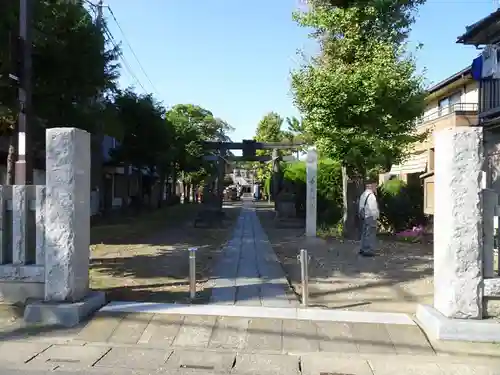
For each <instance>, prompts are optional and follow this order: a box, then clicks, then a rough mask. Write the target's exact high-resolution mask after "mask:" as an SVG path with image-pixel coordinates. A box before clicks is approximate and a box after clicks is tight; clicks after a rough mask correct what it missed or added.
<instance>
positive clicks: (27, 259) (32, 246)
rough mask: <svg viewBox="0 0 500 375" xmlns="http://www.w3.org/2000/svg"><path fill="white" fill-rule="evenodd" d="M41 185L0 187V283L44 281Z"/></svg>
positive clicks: (43, 209)
mask: <svg viewBox="0 0 500 375" xmlns="http://www.w3.org/2000/svg"><path fill="white" fill-rule="evenodd" d="M44 263H45V186H35V185H29V186H24V185H13V186H7V185H0V281H28V282H39V283H41V282H44V279H45V271H44Z"/></svg>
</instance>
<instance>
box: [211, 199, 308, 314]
mask: <svg viewBox="0 0 500 375" xmlns="http://www.w3.org/2000/svg"><path fill="white" fill-rule="evenodd" d="M210 287H211V288H213V289H212V290H213V291H212V297H211V299H210V303H213V304H225V305H227V304H229V305H246V306H266V307H296V306H298V301H297V298H296V297H295V295H294V294H293V292H292V291H291V289H290V286H289V284H288V281H287V280H286V278H285V273H284V271H283V268H282V267H281V264H280V262H279V260H278V258H277V256H276V254H275V253H274V250H273V248H272V246H271V244H270V242H269V240H268V239H267V235H266V234H265V232H264V230H263V228H262V226H261V224H260V222H259V219H258V217H257V215H256V213H255V208H254V206H253V203H252V202H251V201H243V208H242V210H241V214H240V216H239V218H238V221H237V224H236V227H235V229H234V232H233V236H232V238H231V239H230V240H229V241H228V243H227V245H226V247H225V248H224V249H223V251H222V253H221V257H220V258H219V259H218V261H217V263H216V265H215V268H214V273H213V279H212V280H211V283H210Z"/></svg>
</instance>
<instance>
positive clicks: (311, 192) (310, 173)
mask: <svg viewBox="0 0 500 375" xmlns="http://www.w3.org/2000/svg"><path fill="white" fill-rule="evenodd" d="M306 169H307V194H306V236H307V237H316V221H317V216H318V203H317V186H318V183H317V177H318V153H317V152H316V150H315V149H314V148H310V149H309V150H308V151H307V158H306Z"/></svg>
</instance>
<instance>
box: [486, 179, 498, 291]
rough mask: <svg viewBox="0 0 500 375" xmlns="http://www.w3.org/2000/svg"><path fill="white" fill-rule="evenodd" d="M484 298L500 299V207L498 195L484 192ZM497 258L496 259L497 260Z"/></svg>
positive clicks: (491, 191)
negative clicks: (499, 248) (499, 250)
mask: <svg viewBox="0 0 500 375" xmlns="http://www.w3.org/2000/svg"><path fill="white" fill-rule="evenodd" d="M482 199H483V202H482V203H483V204H482V206H483V277H484V280H483V283H484V284H483V296H484V297H485V298H487V299H488V298H499V297H500V256H499V255H498V244H499V242H500V241H499V232H498V223H499V217H500V205H499V204H498V193H497V192H496V191H495V190H492V189H484V190H483V197H482ZM495 258H496V259H495Z"/></svg>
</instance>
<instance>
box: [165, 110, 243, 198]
mask: <svg viewBox="0 0 500 375" xmlns="http://www.w3.org/2000/svg"><path fill="white" fill-rule="evenodd" d="M167 119H168V120H169V121H170V122H171V123H172V125H173V127H174V129H175V137H176V140H175V142H174V147H173V149H174V150H175V151H174V152H175V153H176V155H177V156H176V170H177V171H178V173H179V174H180V177H181V180H182V181H183V185H184V187H185V189H186V190H185V194H188V190H191V191H193V189H191V187H196V186H198V185H200V184H202V183H203V182H204V181H205V179H207V178H208V177H209V176H210V175H214V173H215V165H214V163H213V162H205V161H203V159H202V158H203V156H204V155H206V154H207V151H206V150H205V149H204V148H203V144H202V142H203V141H218V142H228V141H230V140H231V139H230V137H229V135H228V133H229V132H231V131H233V130H234V129H233V128H232V127H231V126H230V125H229V124H228V123H227V122H225V121H224V120H222V119H220V118H217V117H215V116H214V115H213V113H212V112H211V111H209V110H207V109H205V108H202V107H200V106H197V105H193V104H177V105H175V106H173V107H172V108H171V109H170V110H169V111H168V113H167ZM221 156H227V155H221Z"/></svg>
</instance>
